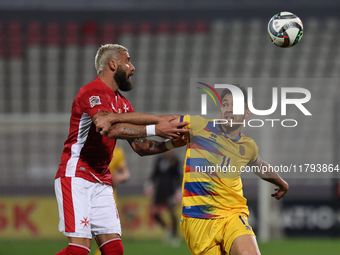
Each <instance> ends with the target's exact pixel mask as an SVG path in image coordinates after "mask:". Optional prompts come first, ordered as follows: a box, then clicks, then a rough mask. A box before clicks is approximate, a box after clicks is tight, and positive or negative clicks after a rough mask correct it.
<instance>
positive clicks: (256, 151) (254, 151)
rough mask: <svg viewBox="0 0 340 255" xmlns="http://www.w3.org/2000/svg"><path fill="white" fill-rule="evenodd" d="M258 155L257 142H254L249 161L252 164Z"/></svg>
mask: <svg viewBox="0 0 340 255" xmlns="http://www.w3.org/2000/svg"><path fill="white" fill-rule="evenodd" d="M258 156H259V147H258V146H257V144H256V143H255V142H254V150H253V156H252V158H251V159H250V161H249V163H250V164H253V163H255V162H256V161H257V158H258Z"/></svg>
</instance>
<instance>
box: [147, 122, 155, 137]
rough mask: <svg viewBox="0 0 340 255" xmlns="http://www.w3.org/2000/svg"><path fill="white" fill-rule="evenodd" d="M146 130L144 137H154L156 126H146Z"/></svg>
mask: <svg viewBox="0 0 340 255" xmlns="http://www.w3.org/2000/svg"><path fill="white" fill-rule="evenodd" d="M145 130H146V136H147V137H148V136H155V135H156V125H154V124H153V125H146V126H145Z"/></svg>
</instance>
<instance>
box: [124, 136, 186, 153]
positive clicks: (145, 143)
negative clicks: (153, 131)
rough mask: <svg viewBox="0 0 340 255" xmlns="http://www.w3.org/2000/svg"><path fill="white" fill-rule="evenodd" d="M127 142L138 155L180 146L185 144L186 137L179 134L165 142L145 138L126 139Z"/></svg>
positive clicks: (160, 151)
mask: <svg viewBox="0 0 340 255" xmlns="http://www.w3.org/2000/svg"><path fill="white" fill-rule="evenodd" d="M128 142H129V144H130V146H131V148H132V149H133V150H134V151H135V152H136V153H137V154H138V155H139V156H148V155H154V154H159V153H163V152H166V151H168V150H169V149H172V148H178V147H182V146H184V145H186V144H187V137H186V136H185V135H181V136H179V137H177V138H175V139H171V140H168V141H165V142H158V141H153V140H149V139H146V138H138V139H131V140H128Z"/></svg>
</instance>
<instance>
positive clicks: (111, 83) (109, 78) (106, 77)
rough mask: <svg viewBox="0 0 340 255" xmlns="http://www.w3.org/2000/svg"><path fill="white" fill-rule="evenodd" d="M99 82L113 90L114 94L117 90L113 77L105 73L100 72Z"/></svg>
mask: <svg viewBox="0 0 340 255" xmlns="http://www.w3.org/2000/svg"><path fill="white" fill-rule="evenodd" d="M98 78H99V80H101V81H102V82H103V83H105V85H106V86H108V87H109V88H110V89H112V90H113V92H116V91H117V90H118V84H117V83H116V81H115V79H114V78H113V75H112V74H111V73H110V74H109V73H106V72H101V73H100V74H99V75H98Z"/></svg>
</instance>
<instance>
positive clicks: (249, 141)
mask: <svg viewBox="0 0 340 255" xmlns="http://www.w3.org/2000/svg"><path fill="white" fill-rule="evenodd" d="M239 142H240V143H243V144H245V145H247V146H249V147H250V148H253V149H257V148H258V146H257V144H256V142H255V140H254V139H253V138H251V137H248V136H245V135H244V134H243V133H241V139H240V140H239Z"/></svg>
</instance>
